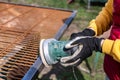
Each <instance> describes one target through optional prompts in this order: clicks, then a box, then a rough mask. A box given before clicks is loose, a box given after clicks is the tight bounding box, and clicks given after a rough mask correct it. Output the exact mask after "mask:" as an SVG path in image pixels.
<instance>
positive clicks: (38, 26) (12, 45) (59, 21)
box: [0, 3, 71, 80]
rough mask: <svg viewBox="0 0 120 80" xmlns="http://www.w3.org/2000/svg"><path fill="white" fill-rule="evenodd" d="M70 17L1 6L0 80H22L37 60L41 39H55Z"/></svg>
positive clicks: (61, 12)
mask: <svg viewBox="0 0 120 80" xmlns="http://www.w3.org/2000/svg"><path fill="white" fill-rule="evenodd" d="M53 13H54V14H53ZM70 15H71V12H69V11H68V12H66V11H62V10H57V9H48V8H38V7H31V6H23V5H16V4H7V3H0V80H6V79H7V80H21V79H22V77H23V76H24V75H25V73H26V72H27V71H28V69H29V68H30V66H31V65H33V63H34V61H35V60H36V59H37V55H38V47H39V41H40V39H41V38H51V37H54V36H55V34H56V33H57V32H58V30H59V29H60V27H61V26H62V25H63V24H64V23H65V20H66V19H67V18H68V17H69V16H70Z"/></svg>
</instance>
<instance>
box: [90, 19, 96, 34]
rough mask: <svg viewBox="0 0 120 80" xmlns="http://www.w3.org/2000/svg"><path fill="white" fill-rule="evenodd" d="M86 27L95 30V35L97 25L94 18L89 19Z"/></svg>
mask: <svg viewBox="0 0 120 80" xmlns="http://www.w3.org/2000/svg"><path fill="white" fill-rule="evenodd" d="M88 28H91V29H92V30H93V31H95V36H96V35H97V25H96V23H95V19H93V20H92V21H90V23H89V27H88Z"/></svg>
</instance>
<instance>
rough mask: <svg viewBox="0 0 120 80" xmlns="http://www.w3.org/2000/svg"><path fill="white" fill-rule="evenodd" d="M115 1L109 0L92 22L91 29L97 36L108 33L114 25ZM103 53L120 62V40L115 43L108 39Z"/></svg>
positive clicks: (104, 44) (105, 41) (103, 46)
mask: <svg viewBox="0 0 120 80" xmlns="http://www.w3.org/2000/svg"><path fill="white" fill-rule="evenodd" d="M112 12H113V0H108V1H107V3H106V5H105V7H104V8H103V9H102V11H101V12H100V13H99V15H98V16H97V17H96V19H94V20H92V21H91V22H90V25H89V27H90V28H92V29H93V30H94V31H95V33H96V35H100V34H102V33H103V32H105V31H107V30H108V29H109V28H110V27H111V24H112ZM102 52H103V53H105V54H108V55H110V56H112V57H113V59H114V60H116V61H117V62H120V39H117V40H115V41H113V40H109V39H106V40H104V42H103V45H102Z"/></svg>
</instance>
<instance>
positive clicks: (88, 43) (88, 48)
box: [61, 36, 103, 66]
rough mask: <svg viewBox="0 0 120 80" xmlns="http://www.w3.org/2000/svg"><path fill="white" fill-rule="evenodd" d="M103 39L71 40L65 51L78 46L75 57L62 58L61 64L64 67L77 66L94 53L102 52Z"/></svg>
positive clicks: (83, 38) (77, 38) (85, 38)
mask: <svg viewBox="0 0 120 80" xmlns="http://www.w3.org/2000/svg"><path fill="white" fill-rule="evenodd" d="M102 41H103V38H96V37H88V36H86V37H76V38H75V39H73V40H71V41H70V42H69V43H68V44H66V46H65V49H64V50H65V51H67V50H69V49H72V48H74V47H76V46H78V49H77V50H76V51H74V53H73V55H71V56H67V57H63V58H61V64H62V65H64V66H72V65H73V66H77V65H79V64H80V63H81V62H82V61H83V60H85V59H86V58H88V57H89V56H91V55H92V52H93V51H94V50H95V51H100V52H102V48H101V43H102Z"/></svg>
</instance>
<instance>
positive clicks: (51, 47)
mask: <svg viewBox="0 0 120 80" xmlns="http://www.w3.org/2000/svg"><path fill="white" fill-rule="evenodd" d="M68 42H69V41H58V40H56V39H54V38H51V39H42V40H41V41H40V48H39V51H40V57H41V60H42V62H43V64H44V65H45V66H46V67H49V66H50V65H52V64H56V63H58V62H59V61H60V58H62V57H65V56H70V55H71V54H72V52H73V51H74V50H76V48H75V49H73V50H72V51H68V52H65V51H63V48H64V46H65V45H66V44H67V43H68Z"/></svg>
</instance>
